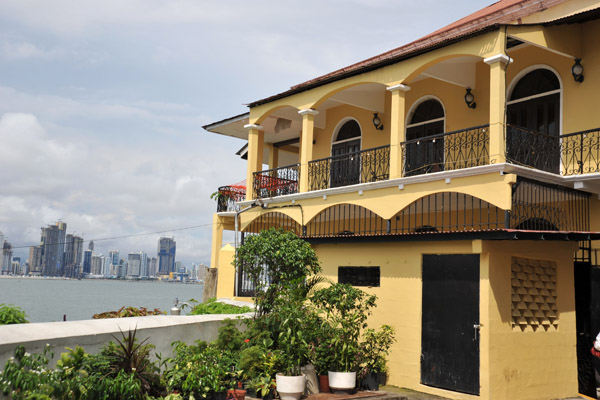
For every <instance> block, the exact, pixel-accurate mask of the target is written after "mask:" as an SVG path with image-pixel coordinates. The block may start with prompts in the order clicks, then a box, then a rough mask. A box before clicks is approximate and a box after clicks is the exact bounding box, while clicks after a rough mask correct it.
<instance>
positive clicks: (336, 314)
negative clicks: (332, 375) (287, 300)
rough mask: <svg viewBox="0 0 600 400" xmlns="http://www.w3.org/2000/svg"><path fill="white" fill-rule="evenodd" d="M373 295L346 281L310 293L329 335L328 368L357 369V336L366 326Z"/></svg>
mask: <svg viewBox="0 0 600 400" xmlns="http://www.w3.org/2000/svg"><path fill="white" fill-rule="evenodd" d="M376 300H377V297H376V296H375V295H368V294H367V293H365V292H363V291H362V290H360V289H357V288H355V287H353V286H351V285H348V284H339V283H336V284H333V285H331V286H329V287H327V288H323V289H319V290H317V291H315V292H314V294H313V295H312V297H311V301H312V302H313V304H314V305H315V306H316V307H317V309H318V310H319V312H320V313H321V314H323V320H324V324H326V327H325V330H326V331H327V332H328V334H329V335H330V336H329V338H328V342H329V343H328V346H330V347H329V348H330V350H331V353H332V359H331V360H330V361H331V365H330V366H329V368H331V369H330V370H332V371H339V372H352V371H357V370H358V367H359V364H360V362H361V354H360V336H361V331H362V330H363V329H366V328H367V318H368V317H369V315H371V309H372V308H373V307H375V301H376Z"/></svg>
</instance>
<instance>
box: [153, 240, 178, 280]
mask: <svg viewBox="0 0 600 400" xmlns="http://www.w3.org/2000/svg"><path fill="white" fill-rule="evenodd" d="M175 249H176V245H175V238H173V237H168V236H163V237H161V238H160V239H159V240H158V254H157V258H158V274H159V275H167V274H168V273H169V272H174V271H175Z"/></svg>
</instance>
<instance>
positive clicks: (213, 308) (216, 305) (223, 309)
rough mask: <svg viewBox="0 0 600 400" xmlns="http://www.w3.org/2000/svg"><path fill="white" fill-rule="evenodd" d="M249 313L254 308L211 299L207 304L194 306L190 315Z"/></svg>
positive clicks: (192, 300)
mask: <svg viewBox="0 0 600 400" xmlns="http://www.w3.org/2000/svg"><path fill="white" fill-rule="evenodd" d="M189 302H192V303H193V302H196V300H194V299H190V300H189ZM196 303H197V302H196ZM182 308H183V307H182ZM249 312H252V308H250V307H248V306H243V307H239V306H234V305H232V304H226V303H221V302H218V301H217V300H216V299H215V298H211V299H208V300H207V301H206V302H205V303H200V304H195V305H193V306H192V309H191V311H190V312H189V314H190V315H204V314H243V313H249Z"/></svg>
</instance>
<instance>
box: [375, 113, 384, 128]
mask: <svg viewBox="0 0 600 400" xmlns="http://www.w3.org/2000/svg"><path fill="white" fill-rule="evenodd" d="M373 125H374V126H375V129H377V130H378V131H382V130H383V124H382V123H381V118H379V115H377V113H373Z"/></svg>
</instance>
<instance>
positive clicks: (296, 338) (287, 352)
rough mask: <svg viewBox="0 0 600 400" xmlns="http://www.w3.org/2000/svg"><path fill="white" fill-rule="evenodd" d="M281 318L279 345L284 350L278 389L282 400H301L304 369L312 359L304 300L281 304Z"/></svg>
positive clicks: (304, 384)
mask: <svg viewBox="0 0 600 400" xmlns="http://www.w3.org/2000/svg"><path fill="white" fill-rule="evenodd" d="M278 308H279V310H278V311H279V312H280V313H281V314H280V315H282V316H284V318H283V319H282V321H281V325H280V331H279V336H278V338H277V339H278V340H277V347H278V348H279V351H280V352H281V358H280V371H281V372H280V373H278V374H277V375H276V382H277V392H278V393H279V397H280V398H281V400H297V399H299V398H300V396H302V393H304V389H305V387H306V375H305V374H303V373H302V371H301V369H302V367H303V366H304V365H306V364H307V362H308V353H309V347H308V344H307V343H306V338H305V332H304V320H305V318H307V309H306V308H305V307H304V305H303V304H302V303H301V302H300V301H291V302H289V303H284V304H281V305H280V307H278Z"/></svg>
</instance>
